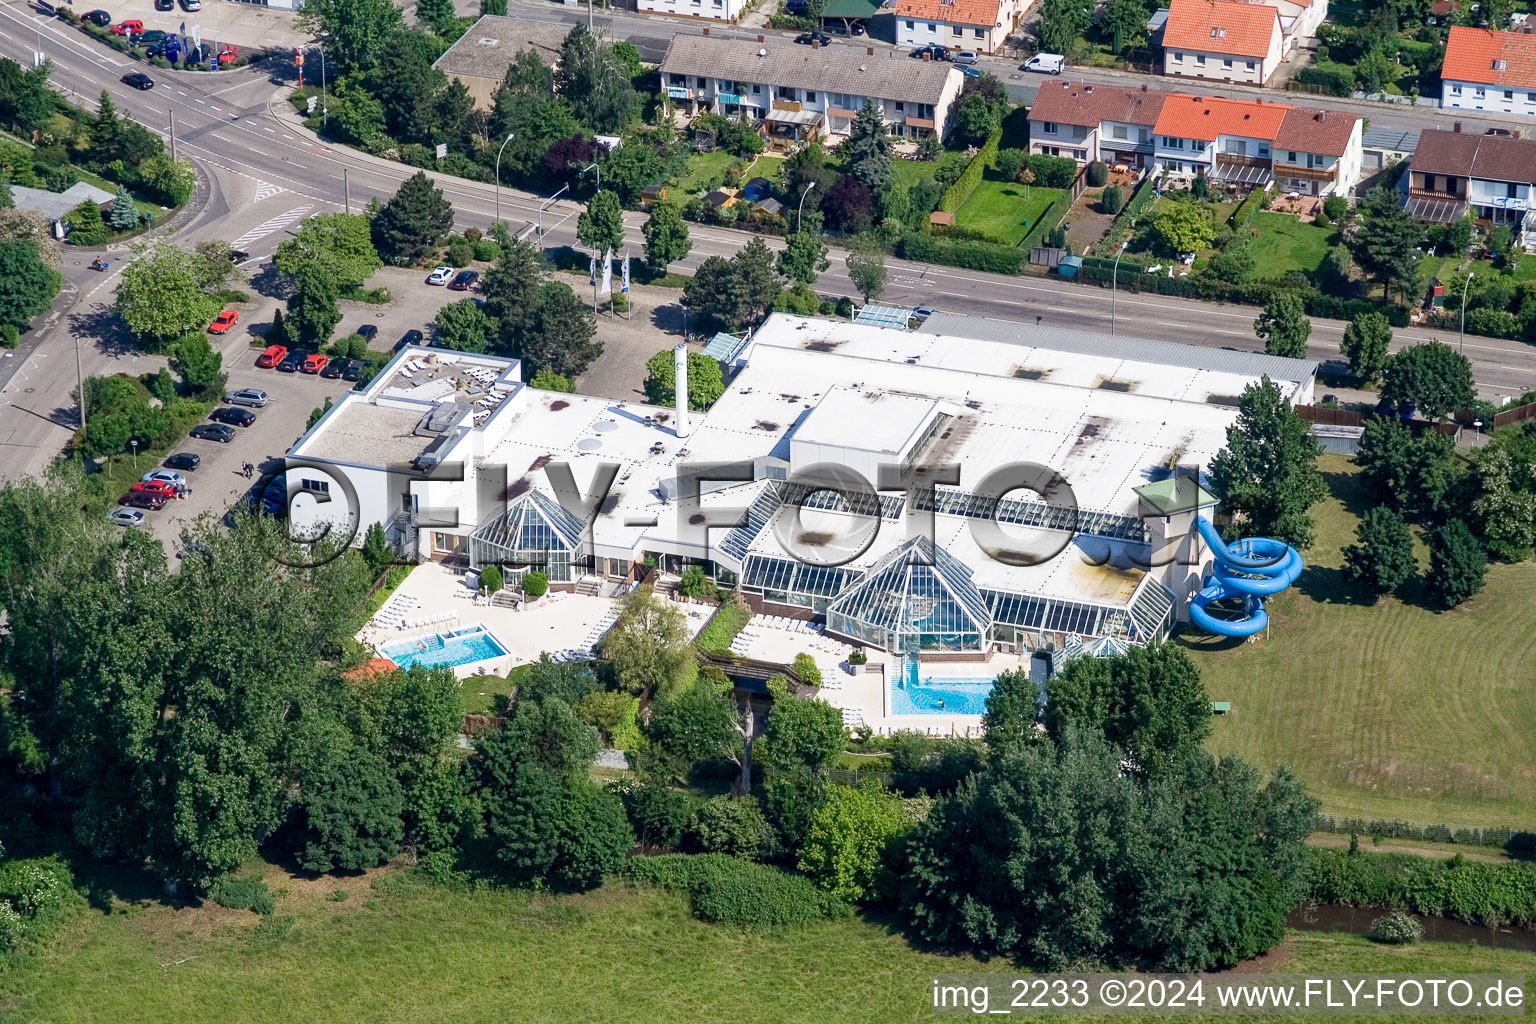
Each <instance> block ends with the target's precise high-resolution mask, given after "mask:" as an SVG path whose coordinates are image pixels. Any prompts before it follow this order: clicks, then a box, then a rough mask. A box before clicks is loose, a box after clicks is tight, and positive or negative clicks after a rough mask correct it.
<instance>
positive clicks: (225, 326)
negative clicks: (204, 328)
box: [208, 309, 240, 334]
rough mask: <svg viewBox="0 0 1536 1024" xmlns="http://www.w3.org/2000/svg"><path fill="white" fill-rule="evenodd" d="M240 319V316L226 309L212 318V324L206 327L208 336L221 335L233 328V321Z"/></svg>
mask: <svg viewBox="0 0 1536 1024" xmlns="http://www.w3.org/2000/svg"><path fill="white" fill-rule="evenodd" d="M239 319H240V314H239V313H236V312H235V311H234V310H232V309H226V310H225V311H224V312H222V313H220V314H219V315H218V316H216V317H214V318H213V323H211V324H209V325H208V333H209V334H223V333H225V332H226V331H228V330H229V329H230V328H231V327H233V326H235V321H236V320H239Z"/></svg>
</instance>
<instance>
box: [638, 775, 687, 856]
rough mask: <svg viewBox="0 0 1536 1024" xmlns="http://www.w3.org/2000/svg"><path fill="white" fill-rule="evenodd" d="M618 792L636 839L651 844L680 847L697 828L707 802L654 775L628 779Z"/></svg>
mask: <svg viewBox="0 0 1536 1024" xmlns="http://www.w3.org/2000/svg"><path fill="white" fill-rule="evenodd" d="M618 794H619V799H620V800H621V801H623V803H624V813H625V814H626V815H628V817H629V825H630V828H632V829H634V832H635V838H636V839H637V840H638V841H640V842H642V843H644V844H646V845H647V846H667V847H675V846H677V845H678V844H679V843H680V842H682V840H683V836H684V834H686V833H687V832H689V831H690V830H691V829H692V828H693V824H694V818H695V817H696V816H697V814H698V813H699V807H700V805H701V804H703V802H704V801H703V800H701V799H700V798H699V797H697V796H695V795H694V794H692V793H688V792H685V791H683V790H680V789H673V788H672V787H671V786H669V785H667V784H666V783H665V782H663V781H661V780H658V779H655V778H650V777H646V778H644V779H642V780H641V781H629V782H627V783H626V784H625V785H623V786H621V787H620V788H619V790H618Z"/></svg>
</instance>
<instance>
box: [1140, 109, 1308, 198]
mask: <svg viewBox="0 0 1536 1024" xmlns="http://www.w3.org/2000/svg"><path fill="white" fill-rule="evenodd" d="M1289 109H1290V108H1289V107H1287V106H1286V105H1285V104H1283V103H1266V102H1265V101H1263V100H1251V101H1250V100H1228V99H1221V98H1218V97H1210V96H1189V95H1185V94H1183V93H1174V94H1173V95H1171V96H1169V97H1168V99H1167V101H1166V102H1165V103H1164V104H1163V109H1162V112H1161V113H1159V114H1158V118H1157V124H1156V126H1155V127H1154V128H1153V133H1154V140H1153V144H1154V146H1155V150H1154V157H1155V160H1156V164H1157V166H1159V167H1162V168H1164V169H1166V170H1168V171H1170V172H1172V173H1174V174H1181V175H1191V176H1199V175H1204V176H1205V177H1207V178H1210V179H1211V180H1213V181H1227V182H1231V183H1234V184H1240V185H1267V184H1269V182H1270V181H1271V180H1272V179H1273V172H1272V164H1273V157H1272V152H1273V144H1274V140H1275V136H1276V135H1278V134H1279V133H1280V126H1281V124H1282V123H1283V122H1284V120H1285V114H1286V111H1287V110H1289Z"/></svg>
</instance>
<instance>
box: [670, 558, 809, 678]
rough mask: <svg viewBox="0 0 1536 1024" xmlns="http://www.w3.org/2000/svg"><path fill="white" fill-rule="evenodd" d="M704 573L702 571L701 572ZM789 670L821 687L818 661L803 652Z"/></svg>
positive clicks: (796, 656) (795, 658) (796, 657)
mask: <svg viewBox="0 0 1536 1024" xmlns="http://www.w3.org/2000/svg"><path fill="white" fill-rule="evenodd" d="M700 571H701V572H702V570H700ZM789 669H790V671H791V672H793V673H794V674H795V675H796V676H797V677H799V679H800V681H801V682H802V683H804V684H805V685H806V686H820V685H821V666H819V665H817V664H816V659H815V658H813V657H811V656H810V655H809V654H807V653H805V652H804V651H801V652H800V653H799V654H797V655H795V657H794V660H793V661H791V662H790V665H789Z"/></svg>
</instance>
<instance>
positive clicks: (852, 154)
mask: <svg viewBox="0 0 1536 1024" xmlns="http://www.w3.org/2000/svg"><path fill="white" fill-rule="evenodd" d="M843 146H844V147H846V150H847V153H848V172H849V173H850V174H852V175H853V177H854V178H855V179H857V180H858V181H859V183H860V184H862V185H863V186H864V187H865V188H867V189H869V190H870V191H871V192H872V193H875V194H879V193H881V192H883V191H885V189H886V188H888V187H889V186H890V184H891V136H890V133H889V132H888V131H887V130H886V127H885V114H884V112H883V111H882V110H881V108H880V104H878V103H876V102H875V101H874V100H873V99H867V98H866V99H865V100H864V105H863V106H861V107H860V108H859V112H858V113H857V114H856V115H854V118H853V123H852V124H851V125H850V126H849V128H848V139H847V141H845V142H844V143H843Z"/></svg>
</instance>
